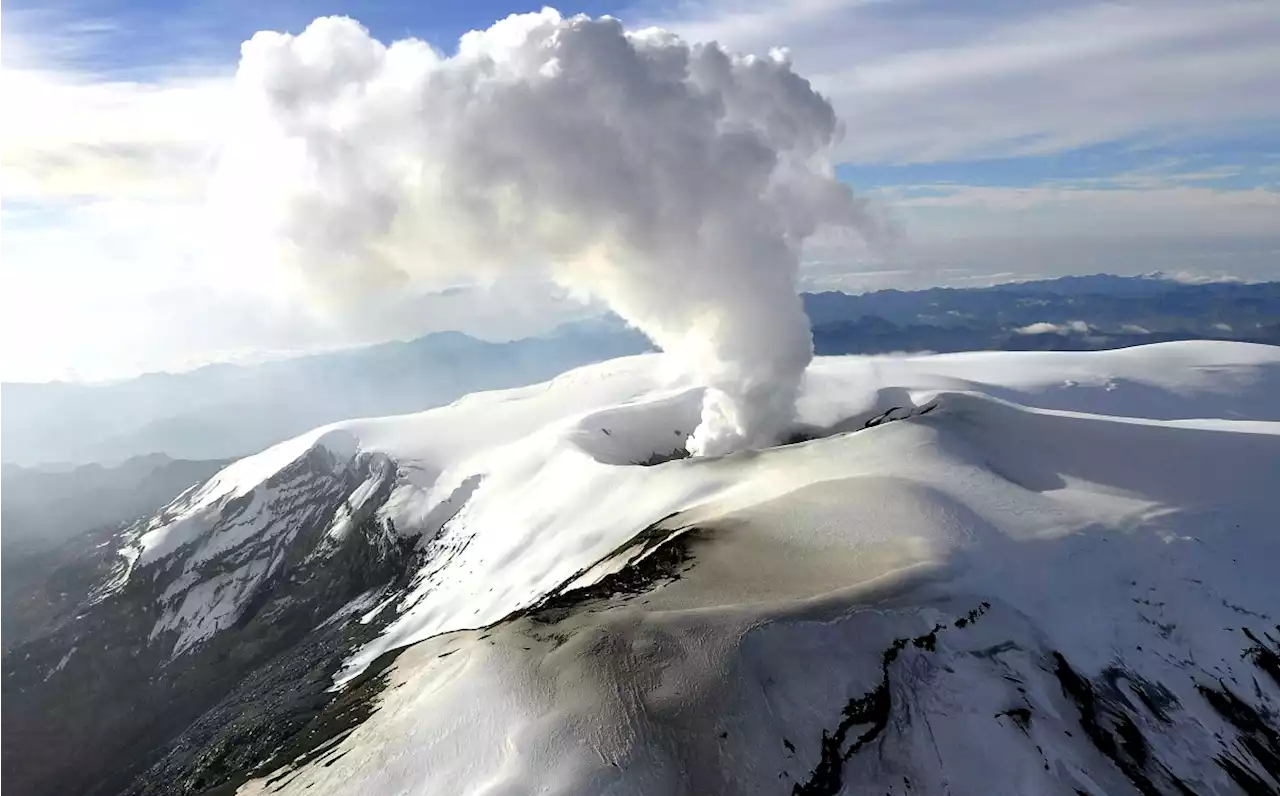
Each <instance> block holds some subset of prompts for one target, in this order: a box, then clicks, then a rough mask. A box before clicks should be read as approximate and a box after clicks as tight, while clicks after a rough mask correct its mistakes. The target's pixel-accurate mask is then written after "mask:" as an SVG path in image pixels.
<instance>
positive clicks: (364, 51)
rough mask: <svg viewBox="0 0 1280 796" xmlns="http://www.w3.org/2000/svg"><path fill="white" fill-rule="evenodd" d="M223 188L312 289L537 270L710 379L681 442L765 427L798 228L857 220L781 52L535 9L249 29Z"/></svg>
mask: <svg viewBox="0 0 1280 796" xmlns="http://www.w3.org/2000/svg"><path fill="white" fill-rule="evenodd" d="M236 85H237V94H238V97H239V100H240V102H241V109H242V112H241V113H240V115H239V116H238V117H237V121H236V126H237V138H238V144H237V145H236V146H234V147H232V149H231V150H230V151H229V154H228V158H227V161H226V168H225V169H224V174H225V175H230V176H227V178H226V180H224V189H226V190H229V193H227V194H226V196H228V197H229V198H230V204H231V205H234V206H236V207H238V208H239V211H240V212H241V213H242V214H244V215H246V216H252V220H253V222H254V223H256V224H258V225H259V226H260V228H261V229H262V230H264V232H265V235H266V240H267V241H269V243H270V245H271V246H273V247H274V249H273V256H275V257H285V258H287V259H289V260H290V261H292V262H293V263H294V264H295V265H296V266H297V269H298V272H299V273H300V274H302V277H303V279H304V281H305V282H306V283H307V284H308V285H309V286H311V287H312V288H313V289H315V290H316V291H317V292H318V293H321V294H323V295H327V296H329V297H341V296H343V295H347V294H350V293H353V292H360V291H365V290H369V289H385V288H386V286H388V285H394V284H395V283H396V282H404V281H408V282H412V281H416V280H427V279H432V278H436V279H441V278H448V277H450V276H452V277H455V278H456V277H460V276H470V277H476V278H482V279H500V278H502V277H503V275H510V274H511V273H512V272H514V271H522V270H544V271H545V272H546V273H548V274H549V275H550V276H551V277H552V278H553V279H554V280H555V281H557V282H559V283H561V284H563V285H565V286H567V287H568V288H570V289H572V290H574V291H577V292H579V293H582V294H587V295H590V296H594V297H596V298H598V299H600V300H603V301H604V302H605V303H607V304H608V305H609V307H610V308H611V309H612V310H613V311H614V312H616V313H617V314H618V315H620V316H621V317H623V318H624V319H626V320H627V321H628V322H629V323H631V324H632V325H634V326H635V327H637V328H638V329H640V330H641V331H643V332H644V333H645V334H647V335H648V336H649V337H650V338H651V339H652V340H653V341H654V342H655V343H656V344H657V345H658V346H659V347H661V348H662V349H663V350H664V351H666V352H668V354H670V355H674V356H676V357H679V359H680V362H681V364H682V366H683V367H685V368H686V369H687V370H688V371H689V372H690V373H691V374H692V375H693V376H694V377H695V378H696V379H698V380H699V383H701V384H703V385H705V386H706V398H705V402H704V406H703V411H702V421H701V424H700V425H699V426H698V428H697V429H696V431H695V432H694V433H693V435H692V436H691V437H690V438H689V440H688V447H689V450H690V451H691V452H692V453H694V454H695V455H716V454H722V453H726V452H730V451H733V450H736V449H740V448H744V447H752V446H760V445H767V444H772V443H773V442H774V441H776V439H777V437H778V435H779V434H780V433H782V432H783V431H784V430H785V429H786V427H787V426H788V425H789V424H790V423H791V421H792V419H793V415H794V410H795V401H796V396H797V392H798V390H799V385H800V380H801V377H802V375H803V373H804V370H805V368H806V367H807V365H808V364H809V362H810V360H811V359H812V357H813V347H812V341H811V337H810V332H809V325H808V319H807V318H806V316H805V314H804V311H803V308H802V306H801V303H800V300H799V298H798V296H797V285H796V280H797V271H798V268H799V258H800V250H801V246H802V244H803V242H804V241H805V239H806V238H808V237H809V236H811V235H812V234H814V232H815V231H816V230H817V229H818V228H819V227H822V226H834V227H844V228H852V229H855V230H859V231H863V232H866V231H867V230H868V228H869V225H870V222H869V221H868V215H867V213H866V212H865V210H864V208H863V206H862V203H861V202H860V201H859V200H857V199H855V197H854V196H853V195H852V193H851V192H850V191H849V189H848V188H847V187H846V186H845V185H843V184H842V183H840V182H839V181H837V180H836V179H835V177H834V175H833V173H832V169H831V166H830V163H829V161H828V160H827V153H828V151H829V149H830V147H831V146H832V144H833V143H835V141H836V139H837V137H838V135H839V132H840V126H839V123H838V120H837V119H836V116H835V113H834V111H833V110H832V107H831V105H830V104H829V103H828V102H827V101H826V100H825V99H824V98H823V97H822V96H820V95H819V94H818V93H816V92H815V91H814V90H813V89H812V88H811V87H810V85H809V83H808V81H806V80H805V79H804V78H802V77H800V76H799V75H797V74H796V73H795V72H794V71H793V70H792V68H791V64H790V62H789V60H788V58H787V56H786V54H785V53H783V52H781V51H774V52H771V53H769V54H767V55H765V56H739V55H735V54H731V53H728V52H726V51H725V50H723V49H721V48H720V47H719V46H718V45H716V44H689V43H686V42H684V41H682V40H681V39H680V38H678V37H677V36H675V35H673V34H671V33H667V32H665V31H661V30H656V29H647V30H636V31H629V30H626V29H625V28H624V27H623V25H622V24H621V23H620V22H619V21H618V20H616V19H612V18H609V17H603V18H599V19H591V18H588V17H585V16H577V17H572V18H563V17H561V15H560V14H559V13H558V12H556V11H554V10H553V9H544V10H543V11H541V12H540V13H536V14H525V15H517V16H511V17H508V18H507V19H505V20H502V21H500V22H497V23H496V24H494V25H493V26H492V27H491V28H489V29H488V30H485V31H478V32H471V33H468V34H466V35H464V36H463V37H462V38H461V40H460V42H459V45H458V49H457V52H456V53H454V54H452V55H444V54H442V53H440V52H437V51H435V50H433V49H432V48H431V47H430V46H429V45H428V44H426V43H425V42H422V41H418V40H415V39H407V40H402V41H396V42H394V43H392V44H390V45H384V44H382V43H381V42H379V41H377V40H376V39H374V38H372V37H371V36H370V35H369V33H368V31H366V30H365V29H364V28H363V27H361V26H360V25H359V24H358V23H356V22H355V21H353V20H350V19H347V18H340V17H328V18H322V19H317V20H316V21H315V22H313V23H312V24H311V25H310V26H308V27H307V28H306V30H304V31H303V32H302V33H300V34H298V35H286V34H281V33H273V32H262V33H258V34H257V35H255V36H254V37H253V38H252V39H251V40H249V41H248V42H246V43H245V44H244V45H243V48H242V57H241V61H240V65H239V69H238V71H237V75H236Z"/></svg>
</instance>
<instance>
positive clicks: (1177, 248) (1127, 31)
mask: <svg viewBox="0 0 1280 796" xmlns="http://www.w3.org/2000/svg"><path fill="white" fill-rule="evenodd" d="M559 8H560V10H561V11H562V12H564V13H566V14H570V13H577V12H583V13H588V14H591V15H599V14H605V13H608V14H613V15H615V16H618V17H620V18H621V19H623V21H624V22H625V23H626V24H628V25H629V26H641V25H658V26H661V27H665V28H668V29H670V30H673V31H675V32H677V33H679V34H680V35H682V36H684V37H685V38H687V39H690V40H709V39H714V40H717V41H720V42H722V43H724V44H725V45H727V46H729V47H730V48H733V49H736V50H739V51H743V52H764V51H767V50H768V49H769V48H771V47H773V46H785V47H787V48H788V49H789V50H790V51H791V53H792V57H793V59H794V61H795V64H796V69H797V71H799V72H800V73H801V74H803V75H805V76H807V77H809V78H810V80H811V81H812V82H813V84H814V85H815V86H816V87H817V88H818V89H819V90H821V91H822V92H823V93H824V94H826V95H827V96H828V97H829V98H830V99H831V100H832V102H833V104H834V106H835V107H836V110H837V112H838V113H839V114H840V116H841V118H842V120H843V123H844V125H845V136H844V139H843V142H842V143H841V145H840V146H839V148H838V149H837V151H836V152H835V153H834V159H835V161H836V162H837V163H838V164H839V165H838V173H839V174H840V175H841V177H842V178H844V179H845V180H846V181H847V182H849V183H850V184H851V185H852V186H853V187H854V188H855V190H856V191H857V192H858V193H860V194H861V195H864V196H866V197H868V198H869V199H871V200H872V201H873V202H874V203H875V206H876V208H877V212H878V213H880V214H881V215H882V216H883V217H884V218H885V219H886V220H887V223H890V224H891V225H892V226H893V228H895V229H896V230H897V231H898V233H899V234H898V236H897V237H896V239H895V242H894V244H893V245H892V246H889V247H886V248H878V249H868V248H866V247H862V248H857V247H855V248H853V249H849V250H842V249H839V248H834V249H832V248H828V249H822V248H821V247H819V250H817V251H815V252H814V253H813V254H812V256H811V258H810V262H809V263H808V264H807V265H806V268H805V271H804V279H805V285H806V286H807V287H811V288H823V289H829V288H841V289H847V290H867V289H876V288H881V287H907V288H910V287H920V286H926V285H932V284H980V283H984V282H990V281H997V280H1005V279H1016V278H1029V277H1035V276H1053V275H1059V274H1065V273H1080V272H1086V271H1098V270H1107V271H1114V272H1119V273H1141V272H1147V271H1153V270H1163V271H1166V272H1175V273H1176V272H1186V273H1188V274H1192V275H1198V276H1205V275H1209V276H1212V275H1233V276H1241V277H1245V278H1254V279H1272V278H1280V144H1277V142H1278V141H1280V81H1277V80H1276V79H1275V75H1276V74H1280V48H1277V47H1276V46H1275V42H1276V41H1278V40H1280V4H1278V3H1272V2H1266V0H1240V2H1231V1H1229V0H1228V1H1227V2H1220V3H1218V2H1215V3H1209V2H1203V1H1200V0H1198V1H1197V2H1190V1H1189V0H1151V1H1150V2H1143V1H1139V2H1130V3H1110V2H1108V3H1102V2H1088V1H1084V2H1047V1H1046V0H1027V1H1025V2H1012V0H975V1H974V2H965V3H955V2H950V1H949V0H796V1H795V2H791V3H777V2H764V1H763V0H692V1H685V2H671V3H662V2H652V1H649V0H640V2H637V3H629V4H626V5H617V4H613V3H587V4H575V5H561V6H559ZM530 10H535V6H532V5H512V4H508V3H500V2H492V1H491V0H490V1H486V2H456V1H455V0H449V1H448V2H431V3H425V2H424V3H393V2H360V3H341V2H323V3H318V2H310V1H309V0H288V1H286V2H277V1H275V0H257V1H256V2H248V1H246V0H234V1H233V2H213V1H212V0H206V1H204V2H161V0H145V1H144V2H125V1H124V0H107V1H103V2H74V3H73V2H53V3H40V4H35V3H29V2H12V3H6V4H5V8H4V25H3V39H4V40H3V48H2V49H0V54H2V55H3V75H4V97H5V106H6V113H5V115H4V116H5V118H4V122H3V126H2V127H0V134H2V136H3V147H2V149H0V157H3V173H4V175H5V179H4V182H3V203H2V208H0V214H2V217H0V226H2V227H3V233H4V234H3V237H2V238H0V273H2V274H3V281H4V290H3V291H0V292H3V298H2V299H0V301H2V302H3V307H0V309H2V310H3V318H2V319H0V322H2V323H3V324H4V328H3V333H4V336H5V339H6V340H7V341H12V340H16V339H22V338H23V337H24V336H25V335H24V330H26V329H29V328H30V326H31V323H32V322H33V319H35V318H40V319H48V318H57V319H59V322H58V323H57V324H54V326H55V327H56V328H50V329H49V330H48V332H47V334H45V335H42V336H41V340H40V341H39V342H34V341H33V342H29V343H27V344H25V345H21V346H15V345H12V344H11V343H9V344H6V346H5V359H4V362H3V364H2V367H0V377H3V378H5V379H15V378H16V379H43V378H52V377H59V376H71V377H109V376H118V375H124V374H128V373H132V372H138V371H143V370H153V369H170V368H180V367H187V366H190V365H196V364H200V363H203V362H207V361H212V360H225V359H237V358H256V357H260V356H263V355H265V354H266V353H272V352H291V351H303V350H314V349H317V348H325V347H332V346H339V345H351V344H359V343H364V342H372V341H375V340H381V339H390V338H405V337H411V336H414V335H416V334H421V333H424V332H427V331H432V330H434V329H438V328H461V329H463V330H464V331H469V332H472V333H480V334H484V335H487V336H490V337H504V336H512V335H519V334H524V333H528V332H532V331H538V330H539V329H541V328H545V327H546V326H548V325H550V324H553V323H555V322H557V321H559V320H563V319H565V318H568V317H573V316H574V315H576V314H581V313H582V312H584V311H587V310H584V308H582V307H581V306H580V305H579V304H577V303H576V302H575V301H573V300H571V299H569V298H566V297H565V296H563V295H560V294H558V293H556V292H555V291H551V290H549V289H547V290H536V289H534V290H531V289H529V287H528V286H519V287H518V288H517V287H512V286H494V285H478V286H473V287H471V288H469V289H466V290H461V291H458V292H455V293H454V294H451V295H450V296H449V297H441V296H413V297H409V298H406V299H405V300H404V301H403V302H401V304H400V305H397V306H396V307H388V308H386V311H383V312H380V313H378V314H377V315H378V317H376V318H371V317H362V318H345V319H343V320H342V321H341V322H337V321H334V320H333V319H316V318H314V317H311V316H310V315H309V314H308V313H307V312H306V311H305V310H304V309H302V308H299V307H297V306H294V305H292V304H291V303H290V302H289V301H288V300H287V298H283V297H284V296H285V295H286V294H287V291H285V290H283V288H282V283H281V282H280V281H279V280H278V279H277V278H275V277H273V276H271V275H267V274H257V273H255V274H248V275H247V274H244V273H238V272H233V273H234V278H228V272H227V270H226V268H224V267H223V266H224V264H210V263H209V262H208V261H207V260H208V258H207V257H204V256H202V254H201V251H200V247H199V246H197V245H196V244H195V243H194V242H195V241H198V240H200V234H201V233H200V226H201V220H200V216H201V213H202V208H203V205H202V193H203V190H204V187H205V184H206V182H207V174H208V171H209V164H210V163H211V162H212V161H214V160H216V151H217V140H216V139H217V135H216V132H217V130H219V129H220V126H221V124H222V122H223V121H225V117H226V108H227V105H226V102H227V96H228V90H229V89H228V86H229V83H230V79H231V77H232V75H234V72H235V68H236V62H237V58H238V50H239V44H240V42H242V41H243V40H245V39H246V38H248V37H249V36H251V35H252V34H253V33H254V32H255V31H258V30H281V31H291V32H297V31H300V30H301V29H302V28H304V27H305V26H306V25H307V23H309V22H310V21H311V20H312V19H314V18H316V17H318V16H323V15H328V14H345V15H348V16H352V17H354V18H356V19H358V20H359V21H360V22H362V23H363V24H364V25H365V26H366V27H367V28H368V29H369V30H370V32H371V33H372V34H373V35H374V36H375V37H377V38H379V39H381V40H383V41H386V42H390V41H392V40H395V39H401V38H406V37H416V38H419V39H423V40H425V41H427V42H429V43H430V44H431V45H432V46H433V47H435V48H436V49H438V50H440V51H442V52H445V53H448V52H450V51H452V50H453V49H454V47H455V46H456V42H457V39H458V37H459V36H460V35H461V34H463V33H465V32H466V31H468V30H472V29H483V28H485V27H487V26H489V25H490V24H491V23H492V22H493V21H495V20H497V19H499V18H501V17H503V16H506V15H507V14H509V13H515V12H524V11H530ZM533 295H536V298H530V296H533ZM424 308H429V311H428V310H427V309H424ZM86 330H92V332H91V333H90V332H87V331H86ZM45 338H47V339H45Z"/></svg>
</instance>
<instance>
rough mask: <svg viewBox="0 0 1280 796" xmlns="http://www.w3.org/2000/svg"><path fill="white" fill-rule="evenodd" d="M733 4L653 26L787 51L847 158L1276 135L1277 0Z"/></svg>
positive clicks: (675, 12) (683, 12)
mask: <svg viewBox="0 0 1280 796" xmlns="http://www.w3.org/2000/svg"><path fill="white" fill-rule="evenodd" d="M769 8H770V7H768V6H765V5H763V4H759V5H756V4H753V5H747V6H743V5H741V4H739V3H736V2H725V3H710V4H704V5H696V6H680V7H677V8H675V9H672V10H668V11H666V12H665V13H654V14H653V17H654V21H655V22H658V23H661V24H664V25H667V26H669V27H673V28H674V29H676V30H678V31H681V32H684V33H686V34H688V35H693V36H696V37H699V38H716V39H720V40H723V41H725V42H727V43H728V44H730V45H731V46H734V47H740V48H742V49H748V50H750V49H758V48H759V47H760V46H762V45H786V46H788V47H790V48H791V50H792V52H793V53H794V56H795V59H796V62H797V65H798V66H799V68H800V69H801V71H802V72H803V73H805V74H808V75H811V76H813V80H814V83H815V84H816V85H817V86H818V88H819V89H821V90H822V91H824V92H825V93H827V94H828V95H830V96H831V97H832V98H833V100H834V101H835V103H836V106H837V108H838V109H839V110H840V112H841V113H842V115H843V117H844V118H845V119H846V121H847V124H848V134H847V137H846V140H845V142H844V145H843V153H844V155H845V156H846V158H848V159H850V160H854V161H860V162H886V161H887V162H921V161H932V160H946V159H956V158H973V157H988V156H1011V155H1024V154H1040V153H1046V152H1055V151H1062V150H1066V149H1070V148H1075V147H1080V146H1085V145H1089V144H1094V143H1098V142H1103V141H1113V140H1117V139H1123V138H1128V137H1132V136H1135V135H1145V136H1150V137H1160V138H1165V139H1178V138H1187V137H1196V136H1204V135H1210V134H1221V133H1223V132H1224V131H1228V130H1239V129H1242V128H1249V129H1257V128H1263V129H1266V130H1269V131H1273V132H1274V131H1276V130H1280V111H1277V108H1280V83H1278V82H1277V81H1276V80H1275V75H1276V74H1280V48H1277V47H1276V46H1275V42H1276V41H1277V40H1278V39H1280V4H1277V3H1270V2H1255V1H1254V0H1239V1H1236V0H1227V1H1225V2H1215V3H1204V2H1186V1H1184V0H1169V1H1164V0H1162V1H1161V2H1138V3H1131V4H1123V5H1122V4H1116V3H1087V4H1084V5H1079V4H1073V5H1070V6H1063V5H1061V4H1052V5H1050V6H1048V7H1046V5H1045V4H1042V3H1024V4H1004V3H996V4H969V3H966V4H956V3H940V2H935V3H925V4H920V3H850V2H839V1H838V0H829V1H824V0H813V2H810V3H807V4H805V5H804V6H803V7H802V8H801V10H800V12H799V13H797V14H794V15H792V14H791V13H790V9H789V8H788V9H785V10H784V8H783V7H782V6H777V5H774V6H772V10H769Z"/></svg>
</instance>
